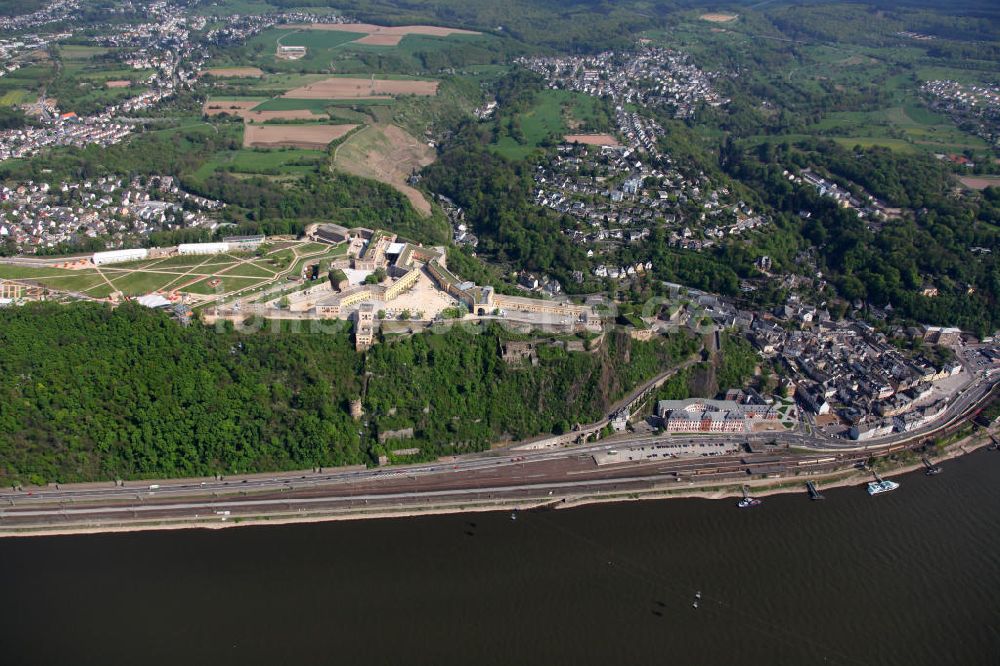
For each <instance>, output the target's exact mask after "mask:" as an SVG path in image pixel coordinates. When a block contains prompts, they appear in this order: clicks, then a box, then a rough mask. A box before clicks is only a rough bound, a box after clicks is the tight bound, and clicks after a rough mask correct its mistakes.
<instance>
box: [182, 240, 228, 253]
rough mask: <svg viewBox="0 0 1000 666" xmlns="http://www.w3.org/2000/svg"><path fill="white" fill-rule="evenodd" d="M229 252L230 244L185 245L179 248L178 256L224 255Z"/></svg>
mask: <svg viewBox="0 0 1000 666" xmlns="http://www.w3.org/2000/svg"><path fill="white" fill-rule="evenodd" d="M223 252H229V243H184V244H181V245H178V246H177V254H222V253H223Z"/></svg>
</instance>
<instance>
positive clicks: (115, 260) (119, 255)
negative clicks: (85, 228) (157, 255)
mask: <svg viewBox="0 0 1000 666" xmlns="http://www.w3.org/2000/svg"><path fill="white" fill-rule="evenodd" d="M148 256H149V250H146V249H143V248H137V249H134V250H109V251H107V252H95V253H94V256H93V261H94V265H95V266H103V265H105V264H123V263H125V262H127V261H140V260H142V259H145V258H146V257H148Z"/></svg>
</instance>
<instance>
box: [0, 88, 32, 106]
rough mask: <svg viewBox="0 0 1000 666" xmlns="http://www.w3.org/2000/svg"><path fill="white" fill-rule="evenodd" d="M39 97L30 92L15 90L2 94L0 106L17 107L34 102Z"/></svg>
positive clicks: (0, 95)
mask: <svg viewBox="0 0 1000 666" xmlns="http://www.w3.org/2000/svg"><path fill="white" fill-rule="evenodd" d="M36 97H37V95H35V93H33V92H31V91H29V90H22V89H20V88H14V89H12V90H7V91H4V92H3V93H2V94H0V106H17V105H18V104H27V103H30V102H33V101H34V100H35V98H36Z"/></svg>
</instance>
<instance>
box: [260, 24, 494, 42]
mask: <svg viewBox="0 0 1000 666" xmlns="http://www.w3.org/2000/svg"><path fill="white" fill-rule="evenodd" d="M279 27H280V28H294V29H297V30H334V31H337V32H360V33H364V34H366V35H398V36H399V37H405V36H406V35H430V36H431V37H447V36H448V35H481V34H482V33H480V32H476V31H475V30H460V29H458V28H442V27H439V26H436V25H395V26H385V25H373V24H371V23H306V24H290V25H282V26H279ZM358 41H360V40H358ZM367 43H369V44H373V43H374V42H367Z"/></svg>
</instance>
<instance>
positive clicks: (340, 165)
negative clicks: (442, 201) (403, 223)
mask: <svg viewBox="0 0 1000 666" xmlns="http://www.w3.org/2000/svg"><path fill="white" fill-rule="evenodd" d="M434 158H435V153H434V150H433V149H432V148H430V147H429V146H428V145H427V144H426V143H424V142H422V141H420V140H419V139H416V138H414V137H413V136H412V135H410V134H407V133H406V131H404V130H403V129H401V128H399V127H397V126H396V125H370V126H368V127H366V128H364V129H362V130H360V131H358V132H356V133H355V134H354V135H353V136H351V137H350V138H349V139H347V140H346V141H345V142H344V143H342V144H341V145H339V146H337V149H336V151H334V157H333V165H334V167H336V168H337V169H340V170H342V171H346V172H347V173H350V174H353V175H355V176H361V177H363V178H372V179H374V180H377V181H380V182H383V183H386V184H387V185H391V186H392V187H394V188H395V189H396V190H398V191H399V192H401V193H402V194H403V195H405V196H406V198H407V199H409V201H410V203H411V204H412V205H413V207H414V208H415V209H416V210H417V211H419V212H420V213H421V214H423V215H425V216H426V215H430V213H431V206H430V203H429V202H428V201H427V199H426V198H424V195H423V194H422V193H421V192H419V191H418V190H416V189H414V188H412V187H410V186H409V185H408V184H407V179H408V178H409V177H410V174H412V173H413V172H414V171H417V170H419V169H421V168H423V167H425V166H427V165H428V164H430V163H431V162H433V161H434Z"/></svg>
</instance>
